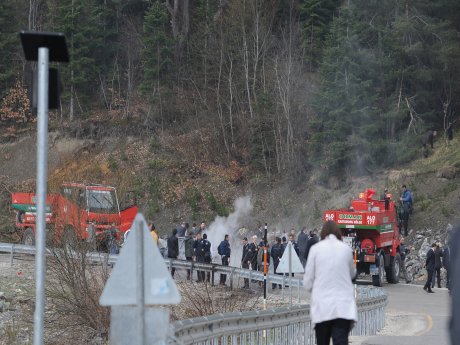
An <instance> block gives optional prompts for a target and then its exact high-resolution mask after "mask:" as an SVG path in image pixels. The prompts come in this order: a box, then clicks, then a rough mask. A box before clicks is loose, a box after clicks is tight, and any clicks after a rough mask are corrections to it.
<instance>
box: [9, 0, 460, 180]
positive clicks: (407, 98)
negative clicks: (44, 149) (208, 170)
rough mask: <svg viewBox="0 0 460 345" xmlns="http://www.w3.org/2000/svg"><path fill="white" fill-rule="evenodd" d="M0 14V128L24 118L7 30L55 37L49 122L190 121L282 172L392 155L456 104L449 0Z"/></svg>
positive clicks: (173, 125) (204, 0)
mask: <svg viewBox="0 0 460 345" xmlns="http://www.w3.org/2000/svg"><path fill="white" fill-rule="evenodd" d="M0 27H1V28H2V29H1V32H0V47H1V49H0V127H1V133H2V134H1V140H2V141H4V142H5V141H9V140H14V138H16V136H17V135H18V133H22V132H27V131H31V130H33V128H34V127H33V125H34V123H35V114H34V112H33V111H32V110H31V106H30V101H29V98H28V89H30V80H31V78H30V76H31V73H32V70H33V69H34V68H35V66H34V65H33V64H31V63H26V61H25V59H24V54H23V51H22V47H21V44H20V40H19V36H18V32H19V31H20V30H29V31H31V30H34V31H55V32H63V33H64V34H65V36H66V40H67V46H68V50H69V53H70V62H69V63H68V64H61V65H59V66H57V67H58V69H59V71H60V80H61V87H62V89H61V102H60V107H59V109H58V110H57V111H54V112H52V113H51V114H50V123H51V126H52V127H53V128H57V129H67V130H69V129H72V128H80V127H82V126H84V125H85V124H88V123H92V124H93V125H94V124H98V126H105V127H107V126H109V127H110V126H121V127H123V126H125V127H126V128H128V127H129V128H135V133H137V135H139V136H147V137H149V136H152V137H153V136H159V137H161V136H164V135H170V136H180V135H183V134H185V133H188V134H193V137H194V140H193V142H192V147H193V146H200V147H204V152H206V155H207V156H206V157H203V159H207V160H210V161H213V162H218V163H220V164H224V165H225V164H230V162H231V161H237V162H238V163H239V164H241V165H243V166H247V167H249V168H250V169H252V171H257V172H259V173H261V174H264V176H266V177H267V178H268V179H272V178H275V177H278V176H283V177H286V178H288V179H289V181H291V182H292V184H293V185H295V184H296V183H298V182H299V181H302V180H305V179H306V178H307V177H309V176H310V175H311V174H313V172H314V171H320V176H319V177H318V181H319V182H321V183H325V184H327V183H329V182H330V179H331V178H335V179H336V180H338V181H339V183H340V182H343V181H344V180H346V179H347V178H348V177H350V176H360V175H363V174H369V173H374V172H378V171H379V169H381V168H385V167H393V166H398V165H400V164H404V163H405V162H408V161H410V160H411V159H413V158H414V157H416V156H417V155H420V149H421V140H422V139H423V136H424V135H425V133H426V131H427V130H436V131H437V132H438V136H440V137H441V138H444V137H445V131H446V129H447V127H448V126H449V123H454V124H455V123H456V120H457V118H458V109H460V108H459V106H460V101H459V97H458V95H459V94H460V81H459V79H460V78H459V76H460V2H459V1H458V0H437V1H432V0H336V1H334V0H161V1H160V0H2V1H1V2H0ZM456 126H458V124H457V125H456ZM210 142H211V143H212V145H209V143H210Z"/></svg>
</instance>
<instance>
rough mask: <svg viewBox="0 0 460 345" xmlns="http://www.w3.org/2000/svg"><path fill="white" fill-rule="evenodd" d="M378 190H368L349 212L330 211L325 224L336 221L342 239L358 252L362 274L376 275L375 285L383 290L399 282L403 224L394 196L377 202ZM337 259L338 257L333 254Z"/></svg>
mask: <svg viewBox="0 0 460 345" xmlns="http://www.w3.org/2000/svg"><path fill="white" fill-rule="evenodd" d="M374 194H375V190H374V189H366V190H365V192H364V193H360V194H359V198H358V199H355V200H352V202H351V206H350V207H349V208H348V209H339V210H327V211H325V212H324V221H329V220H332V221H334V222H335V223H337V225H338V226H339V228H340V229H341V231H342V239H343V241H344V242H345V243H347V244H348V245H349V246H350V247H351V248H352V249H353V251H354V256H355V262H356V269H357V272H358V274H359V273H366V274H370V275H372V284H373V285H375V286H382V284H383V281H384V277H385V275H386V279H387V281H388V283H392V284H396V283H398V282H399V269H400V266H399V265H400V263H401V256H400V255H399V230H400V229H399V222H398V219H399V218H398V213H397V207H396V205H395V202H394V201H393V200H392V198H391V194H386V195H384V196H382V197H381V198H380V199H382V200H379V199H375V198H374ZM331 255H334V253H331Z"/></svg>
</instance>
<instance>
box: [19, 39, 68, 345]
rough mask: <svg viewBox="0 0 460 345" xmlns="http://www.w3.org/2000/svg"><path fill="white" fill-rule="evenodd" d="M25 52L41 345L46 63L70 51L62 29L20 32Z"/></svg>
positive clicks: (36, 333)
mask: <svg viewBox="0 0 460 345" xmlns="http://www.w3.org/2000/svg"><path fill="white" fill-rule="evenodd" d="M20 37H21V42H22V48H23V50H24V55H25V57H26V60H28V61H38V100H37V103H38V104H37V222H36V225H37V226H36V234H35V246H36V250H37V254H36V256H35V265H36V266H35V280H36V282H35V312H34V341H33V343H34V345H42V344H43V338H44V332H43V328H44V327H43V324H44V320H43V319H44V313H45V272H46V261H45V244H46V231H45V227H46V192H47V177H48V98H49V94H48V87H49V79H48V78H49V63H50V62H52V61H56V62H68V61H69V54H68V52H67V45H66V43H65V37H64V35H63V34H62V33H52V32H25V31H22V32H21V33H20Z"/></svg>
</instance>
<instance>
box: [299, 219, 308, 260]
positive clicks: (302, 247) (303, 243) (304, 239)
mask: <svg viewBox="0 0 460 345" xmlns="http://www.w3.org/2000/svg"><path fill="white" fill-rule="evenodd" d="M297 245H298V247H299V259H300V262H301V263H302V266H303V267H304V268H305V265H306V264H307V245H308V236H307V234H306V233H305V228H302V230H300V234H299V236H297Z"/></svg>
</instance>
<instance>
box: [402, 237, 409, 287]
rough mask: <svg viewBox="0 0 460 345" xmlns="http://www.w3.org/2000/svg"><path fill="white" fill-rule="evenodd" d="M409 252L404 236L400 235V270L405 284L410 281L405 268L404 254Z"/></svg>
mask: <svg viewBox="0 0 460 345" xmlns="http://www.w3.org/2000/svg"><path fill="white" fill-rule="evenodd" d="M409 252H410V250H409V248H407V247H406V245H405V244H404V237H402V236H401V239H400V240H399V255H400V256H401V261H400V271H401V273H402V274H403V277H404V279H406V284H409V283H410V282H411V279H409V275H408V274H407V270H406V255H407V254H409Z"/></svg>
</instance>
